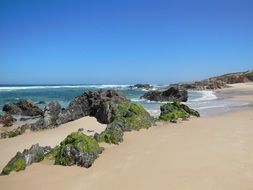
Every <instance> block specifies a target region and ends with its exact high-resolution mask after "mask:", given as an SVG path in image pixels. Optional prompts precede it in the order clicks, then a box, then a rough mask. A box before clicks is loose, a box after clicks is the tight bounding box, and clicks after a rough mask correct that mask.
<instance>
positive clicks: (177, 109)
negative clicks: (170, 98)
mask: <svg viewBox="0 0 253 190" xmlns="http://www.w3.org/2000/svg"><path fill="white" fill-rule="evenodd" d="M160 109H161V115H160V117H159V119H160V120H163V121H171V122H175V121H177V120H178V119H179V118H181V119H187V118H189V117H190V116H191V115H192V116H196V117H199V116H200V114H199V112H198V111H196V110H194V109H191V108H189V107H188V106H187V105H185V104H181V103H180V102H178V101H176V102H173V103H166V104H164V105H162V106H161V108H160Z"/></svg>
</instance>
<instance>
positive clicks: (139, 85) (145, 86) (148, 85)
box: [130, 84, 153, 90]
mask: <svg viewBox="0 0 253 190" xmlns="http://www.w3.org/2000/svg"><path fill="white" fill-rule="evenodd" d="M130 88H141V89H146V90H148V89H151V88H153V86H151V85H150V84H135V85H133V86H130Z"/></svg>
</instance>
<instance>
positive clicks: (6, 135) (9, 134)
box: [0, 124, 30, 139]
mask: <svg viewBox="0 0 253 190" xmlns="http://www.w3.org/2000/svg"><path fill="white" fill-rule="evenodd" d="M27 129H30V125H29V124H25V125H22V126H20V127H18V128H16V129H13V130H11V131H5V132H2V133H0V138H1V139H5V138H12V137H16V136H18V135H22V134H23V133H25V131H26V130H27Z"/></svg>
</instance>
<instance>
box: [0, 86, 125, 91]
mask: <svg viewBox="0 0 253 190" xmlns="http://www.w3.org/2000/svg"><path fill="white" fill-rule="evenodd" d="M128 87H129V85H55V86H53V85H52V86H51V85H50V86H49V85H47V86H2V87H0V92H4V91H6V92H8V91H17V90H32V89H57V88H97V89H104V88H117V89H126V88H128Z"/></svg>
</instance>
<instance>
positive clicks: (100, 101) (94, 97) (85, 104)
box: [57, 90, 128, 125]
mask: <svg viewBox="0 0 253 190" xmlns="http://www.w3.org/2000/svg"><path fill="white" fill-rule="evenodd" d="M122 101H128V100H127V98H126V97H125V96H124V95H123V94H122V93H120V92H117V91H114V90H108V91H105V92H104V91H98V92H87V93H86V92H85V93H84V94H83V95H81V96H77V97H76V98H75V99H74V100H73V101H71V102H70V104H69V106H68V107H67V108H66V109H64V110H62V111H61V112H60V113H59V117H58V119H57V124H58V125H59V124H63V123H66V122H69V121H73V120H76V119H79V118H82V117H84V116H93V117H96V118H97V120H98V121H99V122H100V123H104V124H108V123H110V122H111V119H112V113H111V112H112V109H113V106H112V104H111V102H113V103H119V102H122Z"/></svg>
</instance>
